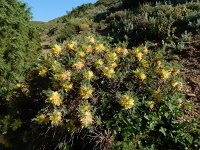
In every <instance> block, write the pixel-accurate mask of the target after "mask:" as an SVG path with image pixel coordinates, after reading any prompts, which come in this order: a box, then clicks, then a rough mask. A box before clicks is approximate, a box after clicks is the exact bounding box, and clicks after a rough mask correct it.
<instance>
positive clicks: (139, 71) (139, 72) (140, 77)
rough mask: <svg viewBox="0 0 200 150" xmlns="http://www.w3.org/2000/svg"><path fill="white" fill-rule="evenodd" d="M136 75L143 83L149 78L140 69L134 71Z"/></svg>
mask: <svg viewBox="0 0 200 150" xmlns="http://www.w3.org/2000/svg"><path fill="white" fill-rule="evenodd" d="M134 73H135V75H136V76H137V77H138V78H139V79H140V80H142V81H144V80H145V79H146V78H147V76H146V75H145V73H144V72H143V71H141V70H139V69H137V70H136V71H134Z"/></svg>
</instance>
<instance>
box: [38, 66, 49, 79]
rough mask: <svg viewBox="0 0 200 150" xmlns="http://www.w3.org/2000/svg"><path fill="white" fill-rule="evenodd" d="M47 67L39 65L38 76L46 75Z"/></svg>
mask: <svg viewBox="0 0 200 150" xmlns="http://www.w3.org/2000/svg"><path fill="white" fill-rule="evenodd" d="M47 72H48V69H47V68H46V67H41V68H40V70H39V76H41V77H46V75H47Z"/></svg>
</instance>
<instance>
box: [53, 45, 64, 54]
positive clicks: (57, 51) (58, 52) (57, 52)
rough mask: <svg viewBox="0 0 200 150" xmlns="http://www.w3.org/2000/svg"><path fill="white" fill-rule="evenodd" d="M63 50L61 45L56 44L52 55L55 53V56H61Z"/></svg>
mask: <svg viewBox="0 0 200 150" xmlns="http://www.w3.org/2000/svg"><path fill="white" fill-rule="evenodd" d="M61 50H62V48H61V47H60V46H59V45H57V44H55V45H54V46H53V47H52V53H53V54H54V55H59V54H60V53H61Z"/></svg>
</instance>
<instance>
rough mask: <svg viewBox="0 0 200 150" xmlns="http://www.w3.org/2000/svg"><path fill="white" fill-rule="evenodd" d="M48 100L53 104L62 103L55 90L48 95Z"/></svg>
mask: <svg viewBox="0 0 200 150" xmlns="http://www.w3.org/2000/svg"><path fill="white" fill-rule="evenodd" d="M49 102H50V103H52V104H53V105H55V106H60V105H61V103H62V99H61V96H60V94H59V93H58V92H57V91H56V92H52V93H51V95H50V97H49Z"/></svg>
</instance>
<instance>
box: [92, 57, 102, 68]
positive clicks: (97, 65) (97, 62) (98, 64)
mask: <svg viewBox="0 0 200 150" xmlns="http://www.w3.org/2000/svg"><path fill="white" fill-rule="evenodd" d="M94 65H95V66H96V67H97V68H100V67H102V66H103V60H102V59H98V60H97V61H95V63H94Z"/></svg>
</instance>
